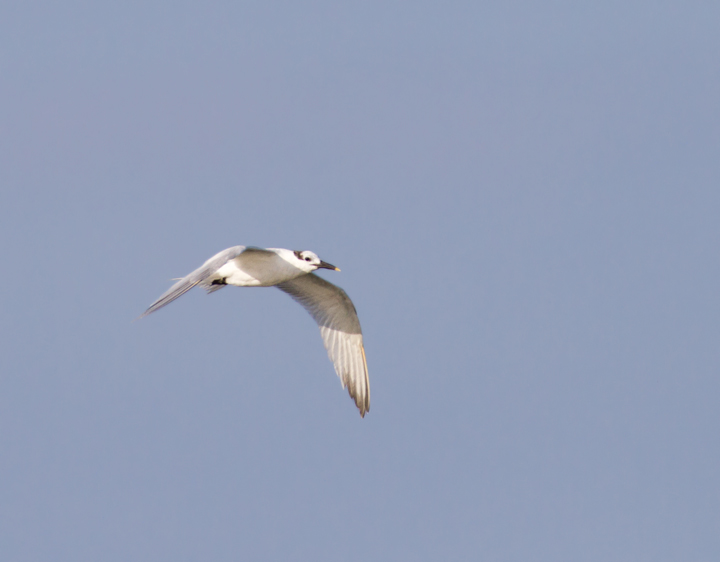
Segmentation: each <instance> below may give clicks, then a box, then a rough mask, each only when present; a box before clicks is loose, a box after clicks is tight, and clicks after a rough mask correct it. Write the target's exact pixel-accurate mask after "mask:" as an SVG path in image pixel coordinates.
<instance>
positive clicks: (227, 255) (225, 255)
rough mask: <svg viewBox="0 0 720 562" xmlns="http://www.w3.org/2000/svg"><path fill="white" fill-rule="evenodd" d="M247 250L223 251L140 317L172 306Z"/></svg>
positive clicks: (185, 278)
mask: <svg viewBox="0 0 720 562" xmlns="http://www.w3.org/2000/svg"><path fill="white" fill-rule="evenodd" d="M245 248H246V247H245V246H233V247H232V248H228V249H227V250H223V251H222V252H220V253H218V254H215V255H214V256H213V257H211V258H210V259H209V260H207V261H206V262H205V263H204V264H202V265H201V266H200V267H198V268H197V269H196V270H195V271H193V272H192V273H190V274H188V275H186V276H185V277H183V278H182V279H180V280H179V281H178V282H177V283H175V284H174V285H173V286H172V287H170V288H169V289H168V290H167V291H165V292H164V293H163V294H162V295H161V296H160V298H159V299H158V300H156V301H155V302H154V303H152V304H151V305H150V306H149V307H148V309H147V310H146V311H145V312H143V313H142V314H141V315H140V318H142V317H143V316H147V315H148V314H150V313H152V312H155V311H156V310H159V309H161V308H162V307H163V306H165V305H166V304H170V303H171V302H172V301H174V300H175V299H176V298H178V297H179V296H182V295H184V294H185V293H187V292H188V291H189V290H190V289H192V288H193V287H194V286H195V285H198V284H200V283H202V282H203V281H205V280H206V279H207V278H208V277H210V276H212V275H213V274H214V273H215V272H216V271H217V270H218V269H220V268H221V267H222V266H223V265H225V264H226V263H227V262H229V261H230V260H231V259H234V258H236V257H238V256H239V255H240V254H242V253H243V252H244V251H245Z"/></svg>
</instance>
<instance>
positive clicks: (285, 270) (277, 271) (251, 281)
mask: <svg viewBox="0 0 720 562" xmlns="http://www.w3.org/2000/svg"><path fill="white" fill-rule="evenodd" d="M300 275H306V273H305V272H304V271H301V270H300V269H298V268H296V267H293V266H292V265H290V264H288V263H287V262H286V261H285V260H283V259H281V258H279V257H277V256H276V255H275V254H270V255H268V254H241V255H240V256H238V257H237V258H235V259H233V260H230V261H229V262H227V263H226V264H225V265H223V266H222V267H221V268H220V269H218V270H217V272H216V273H215V275H213V279H224V280H225V283H227V284H228V285H235V286H238V287H272V286H273V285H277V284H278V283H282V282H283V281H289V280H290V279H295V278H296V277H299V276H300Z"/></svg>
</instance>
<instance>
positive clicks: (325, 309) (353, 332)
mask: <svg viewBox="0 0 720 562" xmlns="http://www.w3.org/2000/svg"><path fill="white" fill-rule="evenodd" d="M316 269H332V270H334V271H340V270H339V269H338V268H337V267H335V266H334V265H330V264H329V263H326V262H324V261H322V260H321V259H320V258H318V257H317V255H316V254H314V253H313V252H310V251H307V250H306V251H293V250H285V249H283V248H255V247H252V246H233V247H232V248H228V249H227V250H223V251H222V252H220V253H218V254H216V255H214V256H213V257H211V258H210V259H209V260H207V261H206V262H205V263H204V264H203V265H201V266H200V267H199V268H197V269H196V270H195V271H193V272H192V273H190V274H189V275H187V276H185V277H183V278H182V279H180V280H178V282H177V283H175V284H174V285H173V286H172V287H170V288H169V289H168V290H167V291H165V293H164V294H163V295H162V296H161V297H160V298H159V299H157V300H156V301H155V302H154V303H152V304H151V305H150V306H149V307H148V309H147V310H146V311H145V312H144V313H143V314H142V315H141V316H140V318H142V317H143V316H147V315H148V314H150V313H151V312H155V311H156V310H158V309H160V308H162V307H163V306H165V305H166V304H169V303H171V302H172V301H174V300H175V299H176V298H178V297H179V296H181V295H183V294H185V293H187V292H188V291H189V290H190V289H192V288H193V287H194V286H195V285H200V286H202V287H204V288H205V289H206V290H207V292H208V293H212V292H214V291H217V290H218V289H222V288H223V287H225V286H226V285H235V286H237V287H277V288H278V289H280V290H281V291H284V292H286V293H287V294H288V295H290V296H291V297H292V298H293V299H294V300H296V301H297V302H299V303H300V304H301V305H302V306H303V307H305V310H307V311H308V312H309V313H310V315H311V316H312V317H313V318H314V319H315V322H317V323H318V325H319V326H320V334H321V335H322V338H323V341H324V343H325V349H327V352H328V355H329V357H330V360H331V361H332V362H333V364H334V366H335V371H336V372H337V374H338V377H340V381H341V382H342V385H343V388H345V387H347V389H348V392H349V393H350V396H351V397H352V399H353V400H355V405H356V406H357V407H358V409H359V410H360V416H362V417H365V413H366V412H368V411H369V410H370V382H369V380H368V371H367V361H366V360H365V348H364V347H363V339H362V331H361V330H360V321H359V320H358V316H357V312H356V311H355V306H354V305H353V303H352V301H351V300H350V297H348V296H347V294H346V293H345V291H343V290H342V289H341V288H340V287H337V286H335V285H333V284H332V283H329V282H328V281H325V280H324V279H322V278H320V277H318V276H317V275H315V274H314V273H313V271H315V270H316Z"/></svg>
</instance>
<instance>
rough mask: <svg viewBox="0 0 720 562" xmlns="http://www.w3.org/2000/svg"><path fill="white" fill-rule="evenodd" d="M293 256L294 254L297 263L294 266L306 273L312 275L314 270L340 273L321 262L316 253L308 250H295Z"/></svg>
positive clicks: (333, 267) (332, 266)
mask: <svg viewBox="0 0 720 562" xmlns="http://www.w3.org/2000/svg"><path fill="white" fill-rule="evenodd" d="M293 254H295V259H296V260H297V262H299V263H296V264H295V265H296V267H298V268H299V269H302V270H303V271H307V272H308V273H312V272H313V271H315V270H316V269H332V270H333V271H340V270H339V269H338V268H337V267H335V266H334V265H331V264H329V263H327V262H324V261H322V260H321V259H320V258H319V257H318V256H317V254H316V253H314V252H311V251H310V250H303V251H300V250H295V251H294V252H293Z"/></svg>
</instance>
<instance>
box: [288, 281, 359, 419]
mask: <svg viewBox="0 0 720 562" xmlns="http://www.w3.org/2000/svg"><path fill="white" fill-rule="evenodd" d="M277 287H278V289H280V290H282V291H284V292H286V293H287V294H289V295H290V296H291V297H292V298H293V299H295V300H296V301H297V302H299V303H300V304H301V305H303V306H304V307H305V310H307V311H308V312H309V313H310V314H311V316H312V317H313V318H314V319H315V322H317V323H318V325H319V326H320V334H321V335H322V338H323V341H324V342H325V349H327V352H328V355H329V356H330V360H331V361H332V362H333V364H334V365H335V371H336V372H337V374H338V376H339V377H340V381H341V382H342V385H343V388H344V387H347V389H348V392H349V393H350V396H351V397H352V399H353V400H355V405H356V406H357V407H358V409H359V410H360V415H361V416H362V417H365V413H366V412H368V411H369V410H370V381H369V380H368V371H367V361H366V360H365V348H364V347H363V339H362V331H361V330H360V320H358V317H357V312H356V311H355V306H353V303H352V301H351V300H350V297H348V296H347V294H346V293H345V291H343V290H342V289H341V288H340V287H336V286H335V285H333V284H332V283H329V282H328V281H325V279H322V278H321V277H318V276H317V275H314V274H312V273H310V274H308V275H302V276H301V277H297V278H295V279H292V280H290V281H285V282H283V283H280V284H279V285H277Z"/></svg>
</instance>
